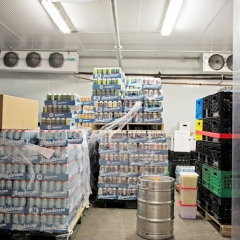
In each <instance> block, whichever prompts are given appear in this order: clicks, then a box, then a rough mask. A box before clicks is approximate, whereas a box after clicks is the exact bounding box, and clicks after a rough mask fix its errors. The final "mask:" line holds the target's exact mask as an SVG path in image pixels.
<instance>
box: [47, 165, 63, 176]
mask: <svg viewBox="0 0 240 240" xmlns="http://www.w3.org/2000/svg"><path fill="white" fill-rule="evenodd" d="M50 166H51V165H50ZM53 166H54V165H53ZM54 172H55V173H56V174H61V173H62V166H61V164H56V165H55V169H54Z"/></svg>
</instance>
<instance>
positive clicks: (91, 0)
mask: <svg viewBox="0 0 240 240" xmlns="http://www.w3.org/2000/svg"><path fill="white" fill-rule="evenodd" d="M93 1H96V0H52V2H68V3H84V2H93Z"/></svg>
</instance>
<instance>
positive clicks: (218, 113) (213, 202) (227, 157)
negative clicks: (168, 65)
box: [195, 92, 232, 224]
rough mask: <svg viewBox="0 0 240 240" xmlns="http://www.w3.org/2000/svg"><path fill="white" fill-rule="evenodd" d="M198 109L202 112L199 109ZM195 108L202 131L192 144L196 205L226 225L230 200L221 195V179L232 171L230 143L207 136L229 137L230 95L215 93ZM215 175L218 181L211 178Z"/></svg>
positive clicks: (228, 222) (197, 103)
mask: <svg viewBox="0 0 240 240" xmlns="http://www.w3.org/2000/svg"><path fill="white" fill-rule="evenodd" d="M200 103H202V105H201V104H200ZM200 105H201V106H202V109H199V106H200ZM196 106H197V109H196V118H197V119H201V118H200V117H201V116H202V120H203V122H202V129H198V130H202V131H203V133H202V134H203V135H202V140H198V141H197V142H196V152H197V161H196V162H195V171H196V172H197V173H198V174H199V178H198V196H197V202H198V204H199V205H200V206H201V207H203V208H204V209H206V210H207V211H208V213H209V214H211V215H213V216H214V217H215V218H216V219H217V220H218V221H219V222H220V223H222V224H230V223H231V201H232V199H231V197H230V196H229V197H226V196H227V195H226V194H225V195H224V191H225V190H224V189H223V188H224V186H223V185H224V183H225V182H224V180H223V177H224V176H226V177H227V175H229V176H230V174H229V173H231V172H230V171H231V170H232V139H224V138H221V136H220V135H219V136H218V138H216V137H215V138H214V137H213V135H212V134H209V133H220V134H231V133H232V92H218V93H216V94H214V95H210V96H207V97H205V98H203V99H198V100H197V101H196ZM201 111H202V112H201ZM204 134H205V135H204ZM207 135H208V136H207ZM209 135H212V136H209ZM225 136H226V135H225ZM215 173H218V174H219V175H220V176H221V177H220V178H219V179H217V178H214V174H215ZM214 180H215V181H217V184H218V189H220V190H219V192H218V193H217V191H216V185H214V184H212V183H213V182H214ZM221 188H222V189H221ZM228 188H229V187H228ZM230 188H231V187H230ZM225 193H226V191H225Z"/></svg>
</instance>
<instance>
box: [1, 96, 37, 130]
mask: <svg viewBox="0 0 240 240" xmlns="http://www.w3.org/2000/svg"><path fill="white" fill-rule="evenodd" d="M0 129H38V101H36V100H30V99H25V98H18V97H12V96H8V95H3V94H0Z"/></svg>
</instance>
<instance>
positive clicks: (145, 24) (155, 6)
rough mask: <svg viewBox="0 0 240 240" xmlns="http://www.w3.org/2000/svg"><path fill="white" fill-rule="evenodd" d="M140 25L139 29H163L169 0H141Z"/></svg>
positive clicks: (153, 30)
mask: <svg viewBox="0 0 240 240" xmlns="http://www.w3.org/2000/svg"><path fill="white" fill-rule="evenodd" d="M140 2H141V11H140V27H139V31H149V32H155V31H159V30H161V27H162V22H163V20H164V16H165V11H166V9H167V6H168V3H169V1H168V0H161V1H159V0H140Z"/></svg>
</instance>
